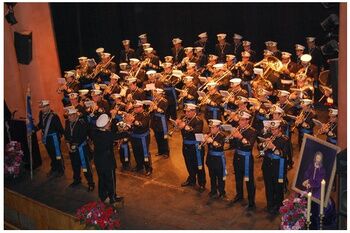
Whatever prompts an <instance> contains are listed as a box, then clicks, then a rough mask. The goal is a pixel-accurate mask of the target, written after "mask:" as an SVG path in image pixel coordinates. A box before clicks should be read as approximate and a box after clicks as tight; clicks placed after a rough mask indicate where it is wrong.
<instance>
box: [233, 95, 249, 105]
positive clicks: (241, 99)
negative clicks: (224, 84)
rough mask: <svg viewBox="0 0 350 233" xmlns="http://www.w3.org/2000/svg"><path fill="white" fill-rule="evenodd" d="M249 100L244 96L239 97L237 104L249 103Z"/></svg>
mask: <svg viewBox="0 0 350 233" xmlns="http://www.w3.org/2000/svg"><path fill="white" fill-rule="evenodd" d="M248 102H249V101H248V99H247V98H246V97H244V96H237V100H236V101H235V104H238V103H248Z"/></svg>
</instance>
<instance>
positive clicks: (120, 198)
mask: <svg viewBox="0 0 350 233" xmlns="http://www.w3.org/2000/svg"><path fill="white" fill-rule="evenodd" d="M115 201H116V202H122V201H124V197H122V196H116V197H115Z"/></svg>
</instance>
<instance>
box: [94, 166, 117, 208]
mask: <svg viewBox="0 0 350 233" xmlns="http://www.w3.org/2000/svg"><path fill="white" fill-rule="evenodd" d="M96 171H97V175H98V197H99V198H100V199H101V201H104V200H106V198H107V197H109V198H110V199H112V198H115V196H116V179H115V178H116V176H115V169H106V168H99V167H96Z"/></svg>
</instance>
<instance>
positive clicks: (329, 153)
mask: <svg viewBox="0 0 350 233" xmlns="http://www.w3.org/2000/svg"><path fill="white" fill-rule="evenodd" d="M340 151H341V149H340V147H339V146H336V145H333V144H331V143H329V142H327V141H325V140H322V139H320V138H317V137H314V136H312V135H310V134H304V137H303V142H302V146H301V149H300V152H299V157H300V160H299V164H298V168H297V171H296V175H295V176H294V181H293V184H292V190H294V191H296V192H297V193H300V194H302V195H306V193H307V192H309V191H310V192H312V196H311V200H312V201H314V202H316V203H317V204H320V202H321V201H320V191H321V181H322V179H324V180H325V181H326V187H325V199H324V206H327V203H328V201H329V197H330V194H331V190H332V187H333V182H334V177H335V173H336V162H337V159H336V158H337V154H338V153H339V152H340ZM320 158H321V160H320ZM317 161H321V162H320V163H319V162H317ZM318 183H319V184H318ZM308 184H309V185H310V186H308ZM307 187H309V188H307Z"/></svg>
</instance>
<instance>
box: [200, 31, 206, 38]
mask: <svg viewBox="0 0 350 233" xmlns="http://www.w3.org/2000/svg"><path fill="white" fill-rule="evenodd" d="M198 37H199V38H205V37H208V34H207V32H202V33H200V34H199V35H198Z"/></svg>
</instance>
